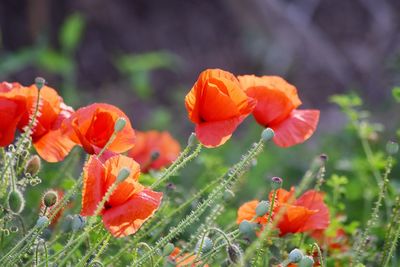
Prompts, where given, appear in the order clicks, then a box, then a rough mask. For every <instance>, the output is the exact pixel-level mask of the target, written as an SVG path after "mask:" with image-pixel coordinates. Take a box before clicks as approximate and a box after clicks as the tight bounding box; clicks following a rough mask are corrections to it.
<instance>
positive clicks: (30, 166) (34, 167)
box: [25, 155, 41, 177]
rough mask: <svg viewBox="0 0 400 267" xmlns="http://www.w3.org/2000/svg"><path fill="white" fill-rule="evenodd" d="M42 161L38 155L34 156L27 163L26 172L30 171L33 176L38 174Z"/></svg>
mask: <svg viewBox="0 0 400 267" xmlns="http://www.w3.org/2000/svg"><path fill="white" fill-rule="evenodd" d="M40 166H41V162H40V158H39V156H38V155H34V156H32V157H31V158H30V159H29V160H28V162H27V163H26V165H25V173H29V174H30V175H31V176H32V177H33V176H35V175H36V174H38V172H39V170H40Z"/></svg>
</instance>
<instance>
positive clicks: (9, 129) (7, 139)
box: [0, 97, 24, 147]
mask: <svg viewBox="0 0 400 267" xmlns="http://www.w3.org/2000/svg"><path fill="white" fill-rule="evenodd" d="M23 111H24V104H23V103H22V102H19V101H13V100H12V99H7V98H2V97H1V98H0V117H1V119H0V147H4V146H7V145H9V144H10V143H11V142H12V141H13V140H14V135H15V131H16V129H17V124H18V122H19V120H20V118H21V116H22V113H23Z"/></svg>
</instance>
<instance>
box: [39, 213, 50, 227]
mask: <svg viewBox="0 0 400 267" xmlns="http://www.w3.org/2000/svg"><path fill="white" fill-rule="evenodd" d="M48 223H49V219H48V218H47V217H46V216H39V218H38V219H37V221H36V227H42V226H45V225H47V224H48Z"/></svg>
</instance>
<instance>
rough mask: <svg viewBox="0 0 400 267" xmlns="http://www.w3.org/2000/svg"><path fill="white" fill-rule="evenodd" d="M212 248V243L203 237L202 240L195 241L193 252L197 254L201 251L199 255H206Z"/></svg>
mask: <svg viewBox="0 0 400 267" xmlns="http://www.w3.org/2000/svg"><path fill="white" fill-rule="evenodd" d="M202 243H203V244H202ZM201 245H202V248H201V249H200V246H201ZM213 247H214V243H213V241H212V240H211V239H210V238H209V237H208V236H206V237H204V239H203V240H202V239H200V240H199V241H197V244H196V248H195V252H196V253H198V252H199V251H201V253H207V252H210V251H211V250H212V249H213Z"/></svg>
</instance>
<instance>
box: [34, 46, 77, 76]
mask: <svg viewBox="0 0 400 267" xmlns="http://www.w3.org/2000/svg"><path fill="white" fill-rule="evenodd" d="M37 64H38V65H39V66H40V67H41V68H44V69H45V70H47V71H49V72H52V73H57V74H68V73H71V72H72V70H73V68H74V64H73V62H72V60H71V59H70V58H68V57H66V56H64V55H63V54H60V53H58V52H57V51H55V50H50V49H46V50H43V51H42V52H41V54H40V56H39V57H38V60H37Z"/></svg>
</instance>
